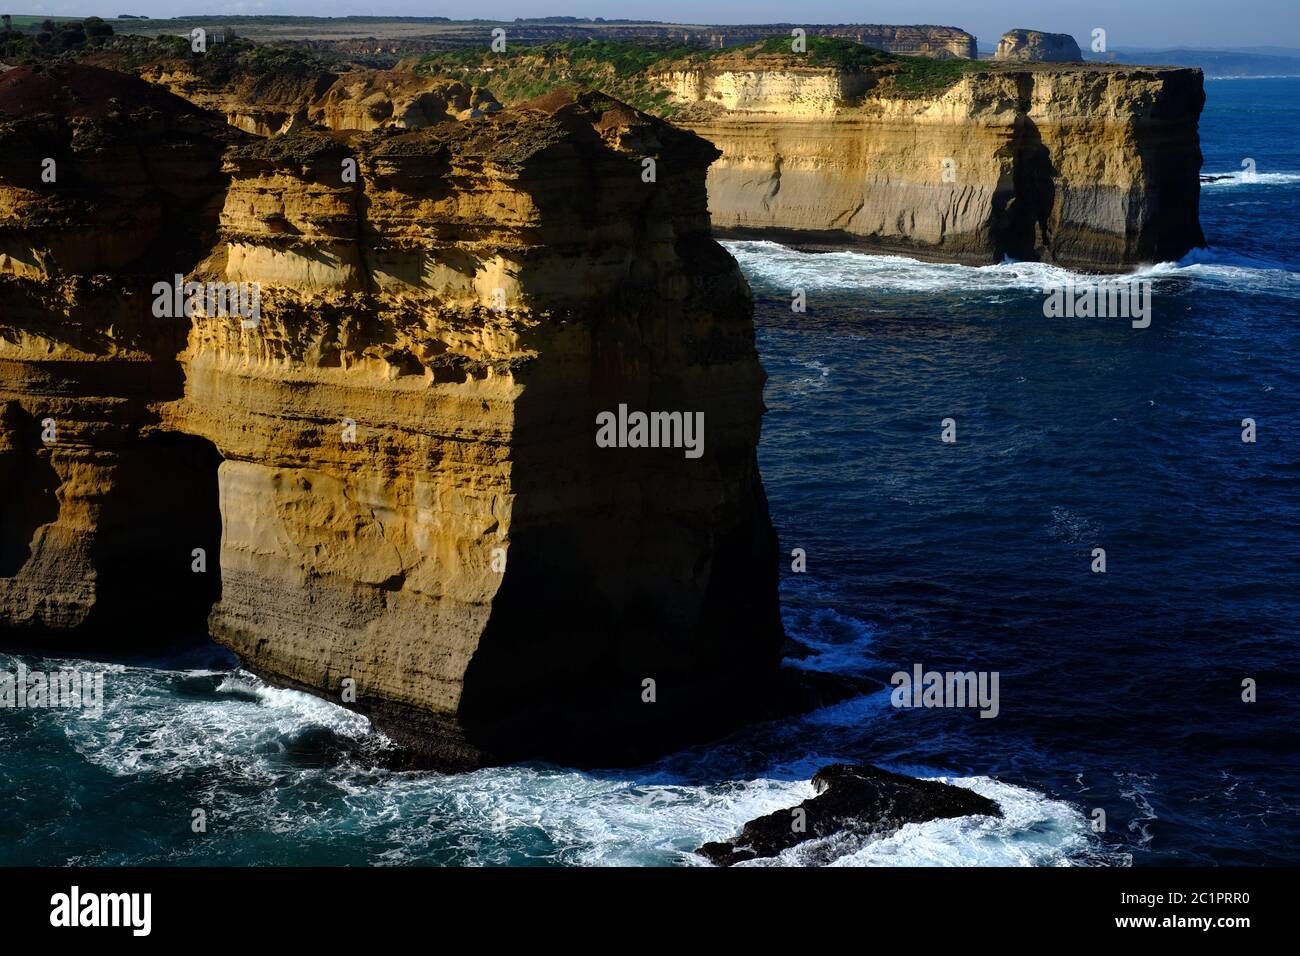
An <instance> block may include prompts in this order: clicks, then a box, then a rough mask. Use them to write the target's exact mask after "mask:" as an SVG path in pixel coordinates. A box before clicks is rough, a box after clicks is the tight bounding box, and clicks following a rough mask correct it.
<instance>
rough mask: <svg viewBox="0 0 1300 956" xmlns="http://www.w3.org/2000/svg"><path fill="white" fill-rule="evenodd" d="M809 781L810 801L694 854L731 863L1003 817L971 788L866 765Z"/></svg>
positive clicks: (825, 771)
mask: <svg viewBox="0 0 1300 956" xmlns="http://www.w3.org/2000/svg"><path fill="white" fill-rule="evenodd" d="M812 785H813V789H814V790H816V791H817V796H815V797H813V798H812V799H809V800H805V801H803V803H801V804H799V805H798V806H797V807H791V808H789V809H786V810H776V811H774V812H772V813H769V814H767V815H766V816H762V817H759V818H758V819H756V820H750V821H749V822H748V823H746V824H745V826H744V828H743V829H742V830H741V831H740V834H739V835H738V836H737V837H735V838H734V839H732V840H726V841H723V842H717V843H706V844H704V846H702V847H700V848H699V849H698V850H696V851H695V852H696V853H698V854H700V856H703V857H704V858H706V859H707V860H708V861H709V862H710V863H713V864H715V865H717V866H733V865H735V864H736V863H745V862H748V861H750V860H756V859H762V858H768V857H774V856H777V855H778V854H780V853H781V852H782V851H783V850H788V849H790V848H791V847H794V846H798V845H799V844H801V843H804V842H807V841H809V840H816V839H824V838H826V837H831V836H836V835H837V834H843V835H844V836H845V837H846V838H848V839H854V840H858V841H862V842H865V841H867V840H870V839H873V838H878V837H882V836H887V835H888V834H890V833H892V832H893V831H895V830H897V829H899V828H900V827H903V826H906V825H907V824H909V823H927V822H929V821H930V820H946V819H951V818H953V817H965V816H992V817H1000V816H1002V810H1001V808H999V807H998V805H997V804H996V803H995V802H994V801H992V800H990V799H989V798H988V797H984V796H981V795H980V794H978V793H975V792H974V791H972V790H967V789H965V788H964V787H954V786H952V785H951V784H946V783H940V782H939V781H937V780H918V779H915V778H913V777H905V776H903V775H902V774H897V773H890V772H889V771H887V770H881V769H879V768H878V767H872V766H869V765H867V764H832V765H831V766H829V767H823V768H822V769H821V770H819V771H817V773H816V774H815V775H814V776H813V779H812Z"/></svg>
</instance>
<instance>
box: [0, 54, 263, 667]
mask: <svg viewBox="0 0 1300 956" xmlns="http://www.w3.org/2000/svg"><path fill="white" fill-rule="evenodd" d="M237 137H238V134H237V133H236V132H235V131H233V130H231V129H230V128H229V127H227V126H226V125H225V124H224V123H222V122H220V120H219V119H217V118H215V117H211V116H209V115H208V114H206V113H203V112H202V111H200V110H198V109H195V108H194V107H191V106H189V105H188V104H186V103H183V102H181V101H180V100H177V99H176V98H175V97H173V96H170V95H168V94H166V93H164V92H162V91H160V90H158V89H156V88H154V87H151V86H149V85H148V84H146V83H143V82H141V81H139V80H136V79H133V78H129V77H125V76H122V75H120V74H115V73H110V72H108V71H104V70H95V69H91V68H87V67H70V66H58V67H52V68H50V69H48V70H38V69H34V68H30V67H20V68H17V69H13V70H10V71H7V72H6V73H4V74H3V75H2V76H0V487H2V488H3V492H4V493H3V494H2V495H0V628H4V629H8V630H9V631H10V632H11V633H15V632H16V633H18V634H21V635H23V638H22V639H23V640H26V641H39V640H41V639H42V638H45V637H48V636H49V635H51V634H58V635H63V636H65V637H68V636H71V637H74V638H75V639H77V640H78V641H81V640H85V641H91V640H93V639H94V638H95V637H96V636H97V635H98V636H100V637H102V636H103V634H104V630H103V628H104V627H105V626H107V625H112V624H116V625H119V626H131V627H133V628H138V629H139V630H138V631H136V632H135V634H134V637H132V638H131V641H132V642H140V641H143V639H144V638H145V637H147V636H148V635H149V634H159V633H160V629H159V628H158V626H157V625H155V624H151V623H150V622H151V621H156V620H158V619H162V620H166V621H168V622H169V625H168V626H169V627H170V628H171V629H172V630H171V631H170V636H174V634H175V633H178V632H182V631H184V630H185V629H187V628H202V626H203V621H204V616H205V614H206V610H207V606H208V605H210V604H211V603H212V600H213V599H214V598H215V588H214V586H213V584H214V581H215V578H213V577H203V576H198V575H194V574H192V573H190V570H189V568H190V563H191V552H192V549H194V548H205V549H209V550H210V551H211V553H212V554H213V556H214V558H215V554H216V547H217V528H216V524H215V515H213V514H212V513H211V512H210V511H208V512H205V511H203V510H202V509H201V508H198V509H196V507H195V505H196V502H200V501H202V500H203V498H204V497H205V496H206V497H207V498H208V499H209V501H211V502H215V491H216V484H215V476H214V475H213V474H212V470H213V469H214V468H215V455H210V449H208V452H209V455H210V457H205V454H204V448H203V447H201V446H202V444H203V443H201V442H200V443H198V445H199V446H200V447H196V445H195V442H194V441H192V440H190V439H188V438H186V437H185V436H181V435H177V434H174V433H171V432H168V431H167V430H166V429H164V428H162V427H160V423H159V419H158V415H157V414H156V410H155V409H156V404H157V403H158V402H160V401H163V400H167V399H170V398H175V397H177V396H178V395H179V394H180V376H179V369H178V367H177V365H176V362H175V358H174V356H175V353H176V350H177V348H178V347H179V346H181V345H182V344H183V343H184V341H185V337H186V334H187V329H186V328H185V327H184V326H183V325H181V324H179V323H176V322H170V321H167V320H160V319H156V318H154V316H153V315H152V313H151V309H150V303H151V302H152V296H150V294H149V292H150V288H151V285H152V283H153V282H154V281H155V280H156V279H158V278H161V277H163V276H170V274H171V273H173V272H175V271H180V272H185V271H187V270H188V269H190V268H191V267H192V266H193V265H194V264H195V262H197V261H198V259H199V258H200V256H201V254H202V252H203V250H204V244H205V241H206V242H207V243H210V242H211V241H212V237H213V235H214V234H215V229H216V225H217V217H218V214H219V212H220V209H221V205H222V197H223V194H224V189H225V183H226V177H225V175H224V174H223V173H222V170H221V162H222V160H221V157H222V154H223V152H224V150H225V149H226V147H227V145H228V144H229V143H230V142H232V141H233V140H235V139H236V138H237ZM205 237H206V238H205Z"/></svg>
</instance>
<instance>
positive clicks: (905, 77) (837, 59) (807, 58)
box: [416, 36, 988, 116]
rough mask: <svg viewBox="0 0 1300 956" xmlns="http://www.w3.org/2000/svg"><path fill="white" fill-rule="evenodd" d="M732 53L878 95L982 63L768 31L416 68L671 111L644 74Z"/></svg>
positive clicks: (530, 50)
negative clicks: (865, 84)
mask: <svg viewBox="0 0 1300 956" xmlns="http://www.w3.org/2000/svg"><path fill="white" fill-rule="evenodd" d="M737 57H739V58H744V59H749V60H756V59H758V58H759V57H766V58H768V59H769V62H772V66H773V68H776V67H777V66H778V65H780V66H786V67H790V66H808V67H814V68H833V69H841V70H853V71H869V72H877V73H879V74H880V76H881V81H882V82H881V85H880V87H878V89H879V90H880V91H881V92H882V93H886V92H887V93H888V94H892V95H901V96H908V97H912V96H930V95H933V94H935V93H940V92H942V91H943V90H945V89H947V88H948V87H949V86H951V85H952V84H954V83H956V82H957V81H958V80H959V79H961V77H962V75H963V74H964V73H967V72H969V71H971V70H978V69H987V68H988V65H987V64H983V63H980V62H978V61H975V60H961V59H948V60H929V59H924V58H921V57H910V56H899V55H897V54H893V53H886V52H885V51H883V50H877V49H875V48H874V47H869V46H863V45H862V44H860V43H855V42H853V41H852V40H844V39H840V38H838V37H819V36H813V37H808V38H807V50H806V52H803V53H794V52H793V51H792V50H791V39H790V38H789V37H770V38H768V39H766V40H762V41H759V42H757V43H754V44H751V45H749V46H741V47H727V48H723V49H712V48H710V49H701V48H700V47H698V46H685V45H682V44H672V43H634V42H629V41H625V40H566V41H562V42H557V43H547V44H543V45H540V46H512V47H508V48H507V50H506V52H504V53H494V52H492V51H490V50H487V49H483V48H473V49H466V48H462V49H456V50H446V51H438V52H434V53H428V54H426V55H425V56H423V57H421V59H420V61H419V63H418V65H417V67H416V69H418V70H419V71H421V72H425V73H434V74H439V75H444V76H451V77H455V78H456V79H460V80H464V81H466V82H468V83H472V84H474V85H476V86H483V87H487V88H488V89H489V90H491V91H492V94H493V95H494V96H496V97H497V99H499V100H501V101H502V102H503V103H518V102H521V101H523V100H529V99H532V98H534V97H537V96H541V95H543V94H545V93H549V92H551V91H552V90H555V89H559V88H562V87H566V86H580V87H590V88H593V89H598V90H602V91H604V92H606V93H608V94H610V95H611V96H615V97H618V98H619V99H621V100H623V101H624V102H626V103H630V104H631V105H632V106H635V107H636V108H637V109H640V110H643V111H645V112H647V113H654V114H656V115H659V116H671V115H672V113H673V112H675V111H676V109H677V108H678V107H677V106H675V105H674V104H672V103H670V102H669V95H670V94H669V93H668V91H667V90H666V89H664V88H663V87H662V86H660V85H659V84H658V83H656V82H655V81H654V80H652V79H651V74H652V73H655V72H661V71H667V70H669V69H689V68H691V67H693V66H703V65H705V64H707V63H709V62H710V61H713V60H717V59H721V58H733V59H734V58H737ZM772 58H780V59H779V61H777V60H774V59H772ZM757 65H758V64H755V66H757Z"/></svg>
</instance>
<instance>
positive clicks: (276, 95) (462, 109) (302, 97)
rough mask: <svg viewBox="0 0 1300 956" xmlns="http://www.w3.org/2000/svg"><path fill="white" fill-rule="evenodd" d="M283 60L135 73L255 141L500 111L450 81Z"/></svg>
mask: <svg viewBox="0 0 1300 956" xmlns="http://www.w3.org/2000/svg"><path fill="white" fill-rule="evenodd" d="M104 59H107V60H110V61H112V60H113V58H112V57H111V56H110V57H104ZM290 63H291V64H292V68H291V69H287V70H283V71H280V70H271V69H268V70H266V71H265V72H257V73H251V74H244V75H235V76H233V77H230V78H229V79H227V77H226V76H225V75H224V74H216V75H206V74H204V73H202V72H200V71H199V70H197V69H196V67H195V65H194V64H193V63H191V62H190V61H188V60H184V59H169V60H165V61H164V62H162V63H158V64H150V65H148V66H146V67H144V68H143V69H141V71H140V76H141V78H142V79H144V80H147V81H149V82H151V83H155V84H158V85H160V86H163V87H166V88H167V89H169V90H171V91H172V92H173V93H175V94H177V95H178V96H181V97H184V98H185V99H187V100H189V101H190V102H192V103H194V104H195V105H197V106H201V107H203V108H204V109H209V110H212V111H214V112H217V113H220V114H221V115H223V116H225V117H226V121H227V122H229V123H230V124H231V125H232V126H236V127H238V128H239V129H241V130H244V131H246V132H249V133H254V134H256V135H258V136H274V135H276V134H278V133H284V132H290V131H292V130H294V129H299V128H302V127H304V126H311V125H318V126H323V127H325V128H328V129H334V130H361V131H366V130H372V129H378V128H380V127H384V126H393V127H397V128H400V129H421V128H423V127H426V126H432V125H434V124H436V123H442V122H446V121H448V120H465V119H472V118H474V117H477V116H481V115H483V114H485V113H491V112H495V111H496V110H498V109H500V108H501V104H500V103H498V102H497V101H496V100H495V99H494V98H493V97H492V95H491V94H490V93H488V92H487V91H486V90H481V89H478V88H475V87H473V86H469V85H467V84H464V83H459V82H456V81H454V80H446V79H439V78H436V77H429V76H421V75H418V74H415V73H411V72H408V71H395V70H348V71H343V72H334V71H332V70H327V69H325V68H323V67H321V68H312V67H311V66H310V65H308V64H307V63H305V62H304V61H302V60H291V61H290Z"/></svg>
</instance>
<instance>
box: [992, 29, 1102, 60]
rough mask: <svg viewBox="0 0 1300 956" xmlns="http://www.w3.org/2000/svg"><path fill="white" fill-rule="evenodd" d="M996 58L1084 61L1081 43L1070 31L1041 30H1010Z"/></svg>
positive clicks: (1003, 36)
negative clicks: (1053, 31) (1049, 31)
mask: <svg viewBox="0 0 1300 956" xmlns="http://www.w3.org/2000/svg"><path fill="white" fill-rule="evenodd" d="M993 59H995V60H1016V61H1020V62H1033V61H1038V62H1043V63H1082V62H1083V54H1082V53H1081V52H1080V51H1079V44H1078V43H1077V42H1076V41H1075V39H1074V37H1072V36H1070V35H1069V34H1068V33H1043V32H1042V31H1040V30H1008V31H1007V32H1006V33H1004V34H1002V39H1000V40H999V41H998V46H997V49H996V50H995V51H994V53H993Z"/></svg>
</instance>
